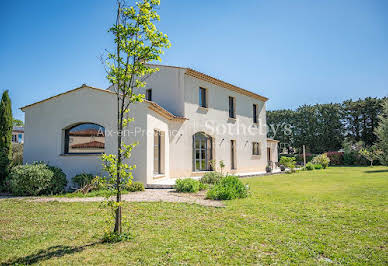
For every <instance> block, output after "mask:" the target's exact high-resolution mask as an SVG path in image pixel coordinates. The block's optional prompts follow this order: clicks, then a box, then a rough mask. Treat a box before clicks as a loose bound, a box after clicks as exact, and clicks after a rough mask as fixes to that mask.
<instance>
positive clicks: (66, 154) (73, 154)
mask: <svg viewBox="0 0 388 266" xmlns="http://www.w3.org/2000/svg"><path fill="white" fill-rule="evenodd" d="M101 155H102V153H62V154H59V156H64V157H73V156H74V157H75V156H81V157H88V156H101Z"/></svg>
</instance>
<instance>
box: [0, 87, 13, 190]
mask: <svg viewBox="0 0 388 266" xmlns="http://www.w3.org/2000/svg"><path fill="white" fill-rule="evenodd" d="M12 121H13V119H12V106H11V100H10V98H9V95H8V91H4V92H3V96H2V97H1V103H0V185H3V184H4V181H5V178H6V177H7V176H8V173H9V170H10V166H11V162H12V143H11V141H12Z"/></svg>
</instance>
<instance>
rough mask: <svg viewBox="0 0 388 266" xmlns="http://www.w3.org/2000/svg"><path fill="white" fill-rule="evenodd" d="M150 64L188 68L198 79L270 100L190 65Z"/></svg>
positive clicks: (188, 71)
mask: <svg viewBox="0 0 388 266" xmlns="http://www.w3.org/2000/svg"><path fill="white" fill-rule="evenodd" d="M148 65H151V66H156V67H158V66H160V67H172V68H177V69H184V70H186V72H185V74H187V75H189V76H192V77H195V78H198V79H201V80H204V81H207V82H210V83H213V84H215V85H218V86H220V87H224V88H226V89H229V90H232V91H235V92H238V93H241V94H244V95H246V96H249V97H253V98H256V99H259V100H260V101H263V102H266V101H268V98H267V97H264V96H262V95H260V94H257V93H255V92H252V91H249V90H246V89H243V88H241V87H238V86H236V85H233V84H231V83H229V82H226V81H223V80H221V79H218V78H215V77H212V76H210V75H207V74H204V73H202V72H199V71H197V70H195V69H192V68H189V67H178V66H171V65H161V64H148Z"/></svg>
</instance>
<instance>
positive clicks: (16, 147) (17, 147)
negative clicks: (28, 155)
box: [12, 143, 23, 167]
mask: <svg viewBox="0 0 388 266" xmlns="http://www.w3.org/2000/svg"><path fill="white" fill-rule="evenodd" d="M21 164H23V144H19V143H12V167H14V166H17V165H21Z"/></svg>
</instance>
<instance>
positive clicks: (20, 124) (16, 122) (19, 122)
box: [13, 118, 24, 127]
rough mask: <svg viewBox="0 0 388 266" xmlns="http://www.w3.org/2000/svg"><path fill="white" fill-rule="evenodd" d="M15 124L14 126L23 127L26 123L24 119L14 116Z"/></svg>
mask: <svg viewBox="0 0 388 266" xmlns="http://www.w3.org/2000/svg"><path fill="white" fill-rule="evenodd" d="M13 126H14V127H22V126H24V123H23V121H22V120H19V119H16V118H14V119H13Z"/></svg>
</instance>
